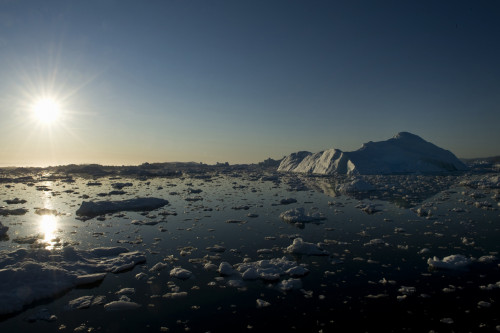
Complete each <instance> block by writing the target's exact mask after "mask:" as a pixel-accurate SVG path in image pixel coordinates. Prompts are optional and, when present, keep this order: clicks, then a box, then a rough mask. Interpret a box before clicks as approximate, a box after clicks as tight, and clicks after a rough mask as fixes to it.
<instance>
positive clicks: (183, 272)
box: [170, 267, 193, 280]
mask: <svg viewBox="0 0 500 333" xmlns="http://www.w3.org/2000/svg"><path fill="white" fill-rule="evenodd" d="M170 276H171V277H175V278H177V279H180V280H187V279H189V278H190V277H191V276H193V273H192V272H191V271H188V270H187V269H184V268H181V267H175V268H173V269H172V270H171V271H170Z"/></svg>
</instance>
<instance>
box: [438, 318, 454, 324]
mask: <svg viewBox="0 0 500 333" xmlns="http://www.w3.org/2000/svg"><path fill="white" fill-rule="evenodd" d="M440 322H442V323H443V324H453V323H454V321H453V319H451V318H442V319H441V320H440Z"/></svg>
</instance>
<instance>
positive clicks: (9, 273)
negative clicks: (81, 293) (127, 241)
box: [0, 247, 146, 314]
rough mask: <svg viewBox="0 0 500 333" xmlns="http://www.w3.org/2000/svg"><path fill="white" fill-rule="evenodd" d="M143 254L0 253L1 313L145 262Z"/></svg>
mask: <svg viewBox="0 0 500 333" xmlns="http://www.w3.org/2000/svg"><path fill="white" fill-rule="evenodd" d="M145 261H146V257H145V255H144V254H143V253H142V252H138V251H135V252H129V251H128V250H127V249H125V248H121V247H110V248H95V249H92V250H75V249H74V248H72V247H66V248H64V249H62V250H53V251H49V250H45V249H30V250H27V249H18V250H15V251H12V252H8V251H0V314H7V313H12V312H16V311H20V310H21V309H22V308H23V306H25V305H28V304H30V303H32V302H35V301H37V300H41V299H45V298H50V297H54V296H56V295H57V294H59V293H61V292H63V291H65V290H69V289H72V288H74V287H76V286H79V285H85V284H90V283H95V282H97V281H100V280H102V279H104V277H105V276H106V274H105V273H107V272H113V273H118V272H121V271H124V270H127V269H130V268H132V267H134V266H135V265H137V264H139V263H142V262H145Z"/></svg>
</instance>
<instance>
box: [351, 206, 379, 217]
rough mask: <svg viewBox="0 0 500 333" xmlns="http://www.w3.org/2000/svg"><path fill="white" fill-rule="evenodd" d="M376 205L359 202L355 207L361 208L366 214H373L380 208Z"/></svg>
mask: <svg viewBox="0 0 500 333" xmlns="http://www.w3.org/2000/svg"><path fill="white" fill-rule="evenodd" d="M377 206H378V205H374V204H370V203H360V204H359V205H356V208H359V209H361V210H362V211H363V212H365V213H366V214H368V215H372V214H375V213H377V212H380V209H377Z"/></svg>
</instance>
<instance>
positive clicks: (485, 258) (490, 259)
mask: <svg viewBox="0 0 500 333" xmlns="http://www.w3.org/2000/svg"><path fill="white" fill-rule="evenodd" d="M477 261H478V262H481V263H487V264H491V263H492V262H494V261H497V257H495V256H481V257H479V259H477Z"/></svg>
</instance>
